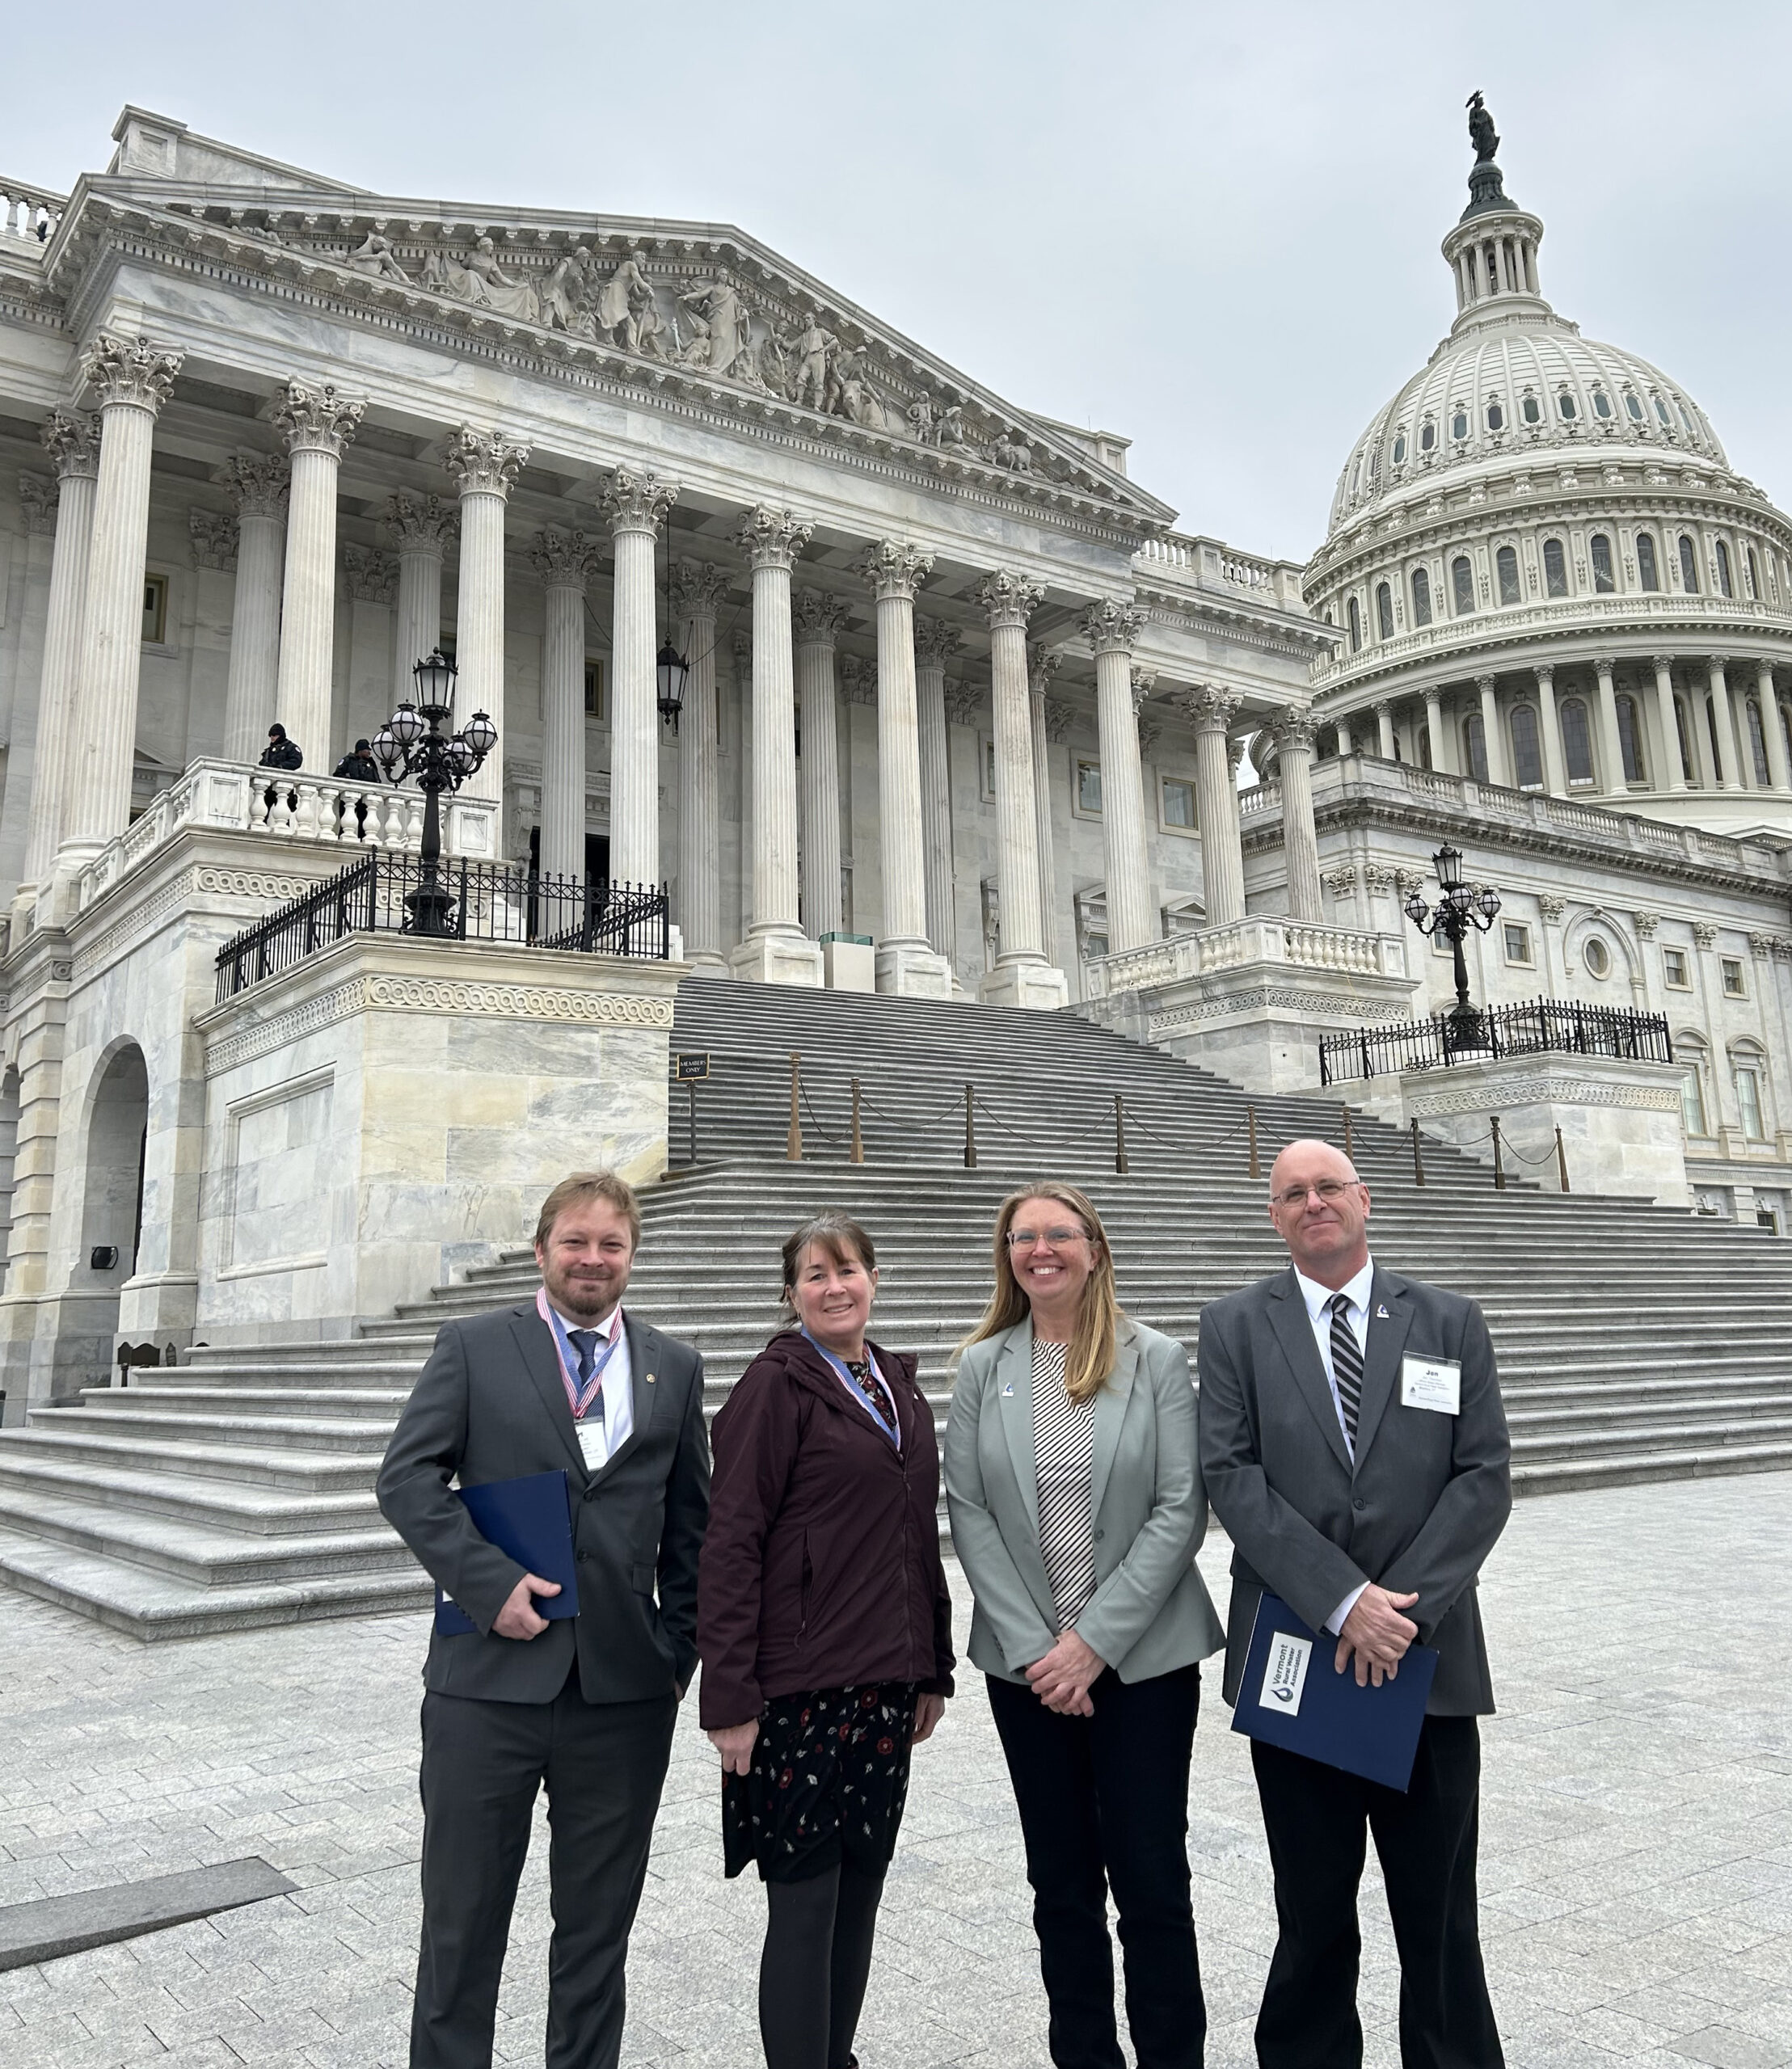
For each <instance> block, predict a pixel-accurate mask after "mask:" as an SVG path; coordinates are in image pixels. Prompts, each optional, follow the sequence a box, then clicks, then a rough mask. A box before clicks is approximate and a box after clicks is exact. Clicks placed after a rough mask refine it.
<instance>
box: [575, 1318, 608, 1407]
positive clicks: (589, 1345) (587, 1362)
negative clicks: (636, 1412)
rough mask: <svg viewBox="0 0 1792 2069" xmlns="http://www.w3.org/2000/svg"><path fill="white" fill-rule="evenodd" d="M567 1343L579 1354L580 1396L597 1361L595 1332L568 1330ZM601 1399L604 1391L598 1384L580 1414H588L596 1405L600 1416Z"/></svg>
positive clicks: (594, 1330)
mask: <svg viewBox="0 0 1792 2069" xmlns="http://www.w3.org/2000/svg"><path fill="white" fill-rule="evenodd" d="M567 1342H569V1343H570V1344H571V1346H572V1347H573V1349H574V1350H575V1351H577V1352H578V1354H579V1392H580V1394H581V1395H582V1394H583V1393H584V1390H585V1386H586V1384H587V1382H588V1380H590V1378H591V1368H592V1366H593V1365H594V1364H595V1363H597V1330H596V1329H568V1330H567ZM603 1398H604V1389H603V1387H602V1384H601V1383H600V1384H599V1385H598V1388H597V1392H596V1393H593V1394H592V1397H591V1400H590V1401H586V1402H584V1405H583V1406H582V1407H581V1409H580V1414H588V1412H589V1410H590V1409H591V1408H592V1405H593V1404H594V1403H595V1404H597V1410H598V1414H600V1415H601V1414H602V1413H603V1409H602V1405H601V1404H602V1401H603Z"/></svg>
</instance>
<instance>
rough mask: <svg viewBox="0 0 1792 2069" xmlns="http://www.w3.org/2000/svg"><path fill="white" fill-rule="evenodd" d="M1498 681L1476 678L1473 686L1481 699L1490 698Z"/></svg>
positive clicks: (1482, 677) (1495, 678)
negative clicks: (1480, 695)
mask: <svg viewBox="0 0 1792 2069" xmlns="http://www.w3.org/2000/svg"><path fill="white" fill-rule="evenodd" d="M1498 681H1499V676H1476V677H1475V679H1474V686H1475V688H1476V689H1478V690H1479V691H1480V693H1481V694H1482V696H1483V697H1491V696H1492V695H1493V693H1494V686H1495V684H1496V683H1498ZM1375 708H1376V710H1377V711H1379V710H1381V706H1380V705H1379V704H1378V705H1377V706H1376V707H1375Z"/></svg>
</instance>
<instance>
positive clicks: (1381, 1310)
mask: <svg viewBox="0 0 1792 2069" xmlns="http://www.w3.org/2000/svg"><path fill="white" fill-rule="evenodd" d="M1375 1319H1376V1320H1377V1321H1378V1322H1391V1321H1393V1320H1394V1317H1393V1316H1392V1315H1390V1314H1389V1313H1388V1308H1387V1303H1386V1302H1385V1300H1384V1301H1383V1302H1382V1303H1381V1305H1380V1306H1379V1307H1378V1308H1377V1309H1376V1311H1375ZM647 1377H648V1378H649V1379H650V1380H651V1378H652V1377H653V1375H652V1373H651V1372H649V1373H648V1375H647Z"/></svg>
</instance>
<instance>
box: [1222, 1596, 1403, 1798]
mask: <svg viewBox="0 0 1792 2069" xmlns="http://www.w3.org/2000/svg"><path fill="white" fill-rule="evenodd" d="M1337 1651H1338V1641H1337V1640H1336V1639H1335V1637H1332V1636H1331V1635H1330V1633H1329V1632H1323V1631H1321V1632H1313V1631H1311V1630H1309V1629H1308V1628H1307V1626H1306V1625H1305V1624H1303V1623H1302V1622H1301V1620H1300V1618H1299V1617H1298V1616H1296V1615H1295V1613H1294V1612H1293V1611H1292V1609H1290V1608H1288V1604H1287V1603H1285V1602H1284V1601H1283V1600H1282V1599H1281V1597H1280V1595H1264V1596H1263V1599H1262V1600H1261V1601H1259V1603H1258V1604H1257V1620H1256V1622H1255V1624H1253V1625H1252V1627H1251V1633H1250V1652H1249V1653H1248V1654H1246V1658H1245V1671H1244V1678H1243V1679H1242V1681H1241V1682H1240V1683H1239V1684H1238V1701H1237V1703H1236V1704H1235V1705H1233V1711H1232V1728H1233V1730H1234V1731H1242V1732H1243V1733H1245V1734H1246V1736H1247V1737H1249V1738H1261V1739H1262V1740H1263V1742H1265V1743H1266V1744H1267V1745H1270V1746H1280V1747H1282V1748H1283V1750H1284V1751H1286V1752H1289V1753H1304V1754H1305V1755H1306V1757H1307V1758H1308V1759H1309V1760H1318V1761H1321V1762H1322V1763H1324V1764H1325V1765H1326V1767H1328V1768H1343V1770H1344V1771H1345V1772H1346V1773H1347V1774H1353V1775H1361V1776H1364V1778H1365V1779H1366V1780H1369V1781H1378V1782H1380V1783H1381V1784H1382V1785H1384V1786H1385V1787H1386V1788H1389V1789H1398V1790H1399V1791H1400V1792H1401V1793H1402V1795H1404V1794H1405V1793H1406V1785H1407V1783H1408V1782H1409V1781H1410V1780H1411V1779H1412V1763H1413V1755H1415V1753H1416V1752H1417V1751H1419V1727H1420V1726H1422V1725H1423V1723H1424V1721H1425V1703H1426V1700H1427V1697H1428V1696H1430V1694H1431V1678H1432V1676H1433V1675H1435V1674H1436V1671H1437V1654H1436V1653H1435V1652H1434V1651H1433V1650H1431V1647H1430V1646H1416V1645H1415V1646H1408V1647H1407V1648H1406V1658H1404V1659H1402V1661H1401V1662H1400V1671H1399V1673H1398V1675H1395V1677H1394V1679H1393V1680H1391V1681H1384V1682H1383V1683H1381V1687H1380V1688H1377V1687H1376V1686H1375V1685H1374V1683H1372V1682H1371V1683H1368V1686H1366V1687H1364V1688H1358V1687H1357V1685H1356V1667H1355V1665H1354V1664H1352V1665H1351V1666H1348V1667H1346V1668H1345V1669H1344V1671H1343V1673H1342V1674H1340V1673H1339V1672H1338V1671H1337V1670H1336V1668H1335V1667H1334V1666H1333V1665H1332V1662H1333V1660H1334V1659H1335V1657H1336V1656H1337Z"/></svg>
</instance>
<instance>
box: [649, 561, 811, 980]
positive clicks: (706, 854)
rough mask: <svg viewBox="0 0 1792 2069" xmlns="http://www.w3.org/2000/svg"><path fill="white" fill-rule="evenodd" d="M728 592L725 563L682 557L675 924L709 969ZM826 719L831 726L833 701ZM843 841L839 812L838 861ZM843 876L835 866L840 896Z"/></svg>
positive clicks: (718, 940)
mask: <svg viewBox="0 0 1792 2069" xmlns="http://www.w3.org/2000/svg"><path fill="white" fill-rule="evenodd" d="M727 593H728V571H727V569H726V568H725V567H715V566H713V565H712V564H711V563H709V562H708V561H703V560H683V561H681V562H680V563H678V571H677V575H675V576H674V578H673V585H672V614H673V617H675V618H676V619H677V620H678V622H679V623H680V624H681V626H682V627H683V631H682V634H681V637H682V638H683V640H684V643H685V655H686V657H687V659H689V664H690V674H689V677H688V678H687V680H686V681H685V710H684V720H683V727H682V730H681V732H680V734H679V736H678V924H679V926H680V927H681V929H682V930H683V933H684V937H685V961H686V962H687V963H689V964H690V966H691V967H692V968H693V970H694V971H698V973H699V974H701V975H702V976H706V977H725V976H727V974H728V966H727V960H726V959H725V958H724V957H723V954H722V787H721V772H720V770H719V768H718V766H717V763H716V724H717V714H716V703H715V615H716V613H717V612H718V611H719V609H720V608H721V605H722V600H723V597H724V596H727ZM828 723H829V728H830V731H831V728H832V727H833V706H832V705H831V704H830V705H829V710H828ZM803 758H804V760H805V761H807V756H804V757H803ZM839 845H840V818H839V814H838V813H836V814H835V815H834V853H835V858H836V860H837V859H838V856H839ZM839 884H840V872H839V870H838V869H836V870H835V871H834V886H835V889H834V896H835V899H836V900H838V898H839V895H840V891H839Z"/></svg>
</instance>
